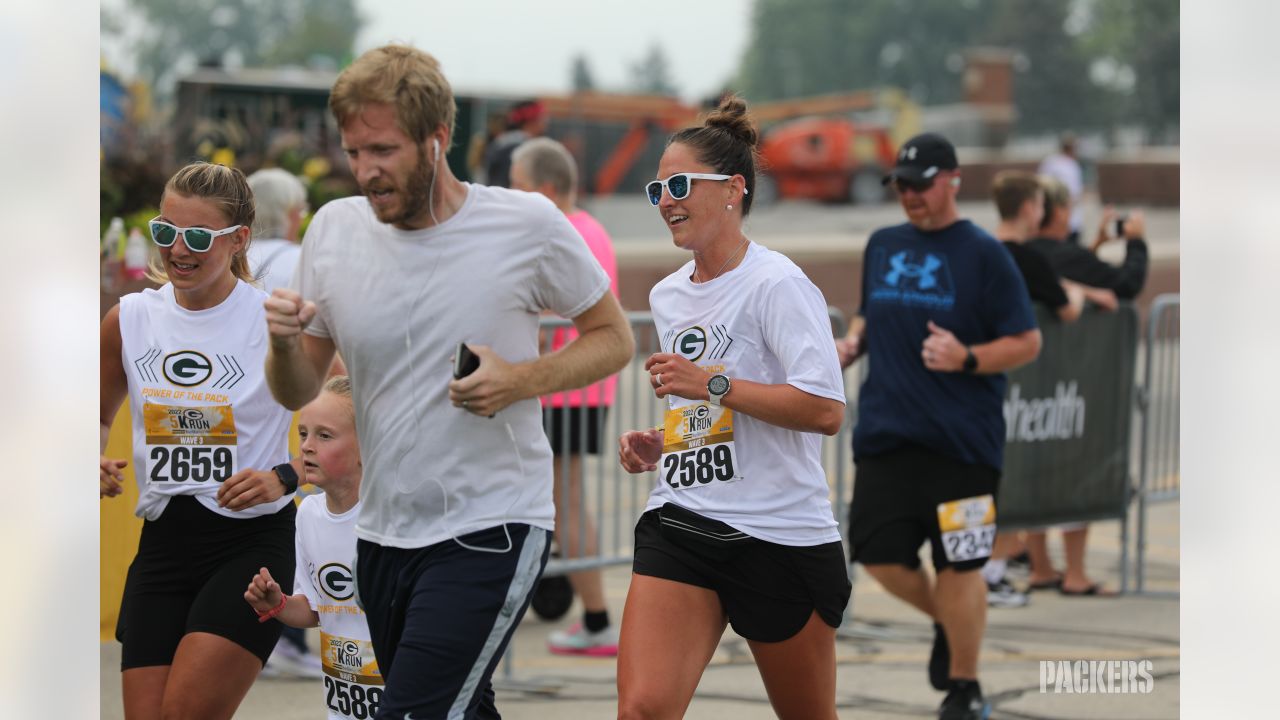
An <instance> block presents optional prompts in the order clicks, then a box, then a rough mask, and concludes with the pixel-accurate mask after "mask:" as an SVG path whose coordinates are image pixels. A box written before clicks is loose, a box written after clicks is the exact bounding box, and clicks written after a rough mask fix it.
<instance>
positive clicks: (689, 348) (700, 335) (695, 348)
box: [671, 326, 707, 362]
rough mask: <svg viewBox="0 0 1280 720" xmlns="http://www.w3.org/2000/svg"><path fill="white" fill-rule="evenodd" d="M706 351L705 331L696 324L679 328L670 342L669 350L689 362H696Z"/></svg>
mask: <svg viewBox="0 0 1280 720" xmlns="http://www.w3.org/2000/svg"><path fill="white" fill-rule="evenodd" d="M706 351H707V331H706V330H703V329H702V328H700V327H697V326H694V327H691V328H689V329H688V330H681V331H680V332H679V333H678V334H677V335H676V339H675V340H674V341H672V343H671V352H673V353H675V354H677V355H679V356H681V357H683V358H684V359H686V360H688V361H690V362H697V361H698V358H700V357H702V353H704V352H706Z"/></svg>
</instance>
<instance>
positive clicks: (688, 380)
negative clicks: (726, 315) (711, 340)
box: [645, 353, 844, 435]
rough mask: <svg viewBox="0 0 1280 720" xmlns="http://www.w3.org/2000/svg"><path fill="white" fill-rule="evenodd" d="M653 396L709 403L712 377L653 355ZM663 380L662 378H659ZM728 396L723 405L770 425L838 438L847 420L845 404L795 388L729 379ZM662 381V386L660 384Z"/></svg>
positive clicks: (650, 361)
mask: <svg viewBox="0 0 1280 720" xmlns="http://www.w3.org/2000/svg"><path fill="white" fill-rule="evenodd" d="M645 369H646V370H648V371H649V377H650V384H651V385H652V386H653V391H654V395H656V396H658V397H660V398H663V397H666V396H668V395H675V396H677V397H682V398H685V399H687V400H706V399H708V398H709V397H710V396H709V395H708V393H707V381H708V380H710V379H711V375H712V373H709V372H707V371H706V370H703V369H702V368H700V367H698V366H697V365H694V364H693V363H691V362H689V361H688V360H687V359H685V358H683V357H681V356H679V355H675V354H672V353H654V354H653V355H650V356H649V359H648V360H646V361H645ZM659 376H661V377H659ZM729 380H730V385H731V386H730V389H729V392H728V394H726V395H725V396H724V398H723V399H722V400H721V404H722V405H724V406H725V407H727V408H729V409H730V410H733V411H735V412H740V413H742V414H744V415H750V416H751V417H753V418H756V419H757V420H763V421H764V422H767V423H769V424H770V425H777V426H778V427H783V428H787V429H788V430H799V431H801V432H817V433H822V434H824V435H835V434H836V433H837V432H839V431H840V423H841V422H842V421H843V420H844V403H842V402H839V401H838V400H832V399H830V398H824V397H818V396H817V395H811V394H809V393H807V392H805V391H803V390H801V389H799V388H797V387H795V386H794V385H788V384H786V383H780V384H777V385H769V384H766V383H759V382H752V381H750V380H743V379H741V378H730V379H729ZM659 381H660V382H659Z"/></svg>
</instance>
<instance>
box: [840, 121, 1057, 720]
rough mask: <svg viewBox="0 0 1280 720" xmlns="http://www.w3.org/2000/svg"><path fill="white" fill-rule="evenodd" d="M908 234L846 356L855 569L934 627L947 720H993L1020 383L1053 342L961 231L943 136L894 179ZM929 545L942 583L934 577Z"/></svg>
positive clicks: (873, 264)
mask: <svg viewBox="0 0 1280 720" xmlns="http://www.w3.org/2000/svg"><path fill="white" fill-rule="evenodd" d="M885 183H886V184H891V185H892V186H893V188H894V190H895V191H896V192H897V196H898V200H899V202H900V203H901V204H902V209H903V210H904V211H905V212H906V215H907V220H908V222H906V223H903V224H901V225H895V226H892V227H887V228H881V229H880V230H877V231H876V232H875V233H873V234H872V235H871V238H870V240H869V241H868V242H867V248H866V252H865V254H864V256H863V263H862V302H861V306H860V307H859V309H858V314H857V315H856V316H855V317H854V318H853V321H852V322H850V323H849V332H848V333H847V334H846V336H845V337H844V338H842V339H841V340H838V341H837V342H836V347H837V350H838V351H839V353H840V360H841V363H842V364H843V365H845V366H848V365H849V364H851V363H852V362H853V361H854V360H856V359H857V358H858V357H860V356H861V355H862V354H864V353H866V354H868V355H869V357H870V362H871V367H870V372H869V373H868V375H867V379H866V381H865V382H864V383H863V385H862V390H861V393H860V395H859V399H858V425H857V427H856V428H855V429H854V435H853V453H854V461H855V463H856V465H857V480H856V482H855V484H854V492H853V502H852V504H851V506H850V510H849V543H850V546H851V552H852V556H853V559H854V560H856V561H857V562H860V563H862V565H863V566H864V567H865V568H866V569H867V572H868V573H870V574H871V575H872V576H873V577H874V578H876V580H877V581H879V583H880V584H881V585H882V586H884V588H885V589H886V590H888V591H889V592H891V593H893V594H894V595H896V596H898V597H899V598H901V599H903V600H905V601H906V602H908V603H910V604H911V605H913V606H915V607H916V608H919V609H920V610H921V611H922V612H924V613H925V614H927V615H929V616H930V617H931V618H933V620H934V630H935V637H934V647H933V653H932V655H931V657H930V660H929V680H930V682H931V684H932V685H933V686H934V687H935V688H937V689H939V690H946V691H947V696H946V698H945V699H944V700H943V702H942V706H941V708H940V717H941V718H943V719H944V720H950V719H952V718H955V719H961V718H964V719H968V718H985V717H987V714H988V713H989V712H990V705H989V704H988V703H987V702H986V701H985V700H984V699H983V697H982V691H981V689H980V688H979V686H978V681H977V678H978V648H979V646H980V645H981V643H982V634H983V631H984V630H985V627H986V608H987V587H986V583H985V582H984V581H983V579H982V574H981V573H980V572H977V570H978V569H979V568H981V567H982V565H983V564H984V563H985V562H986V560H987V557H988V556H990V554H991V543H992V540H993V539H994V537H995V534H996V491H997V486H998V485H999V481H1000V469H1001V464H1002V459H1003V454H1004V434H1005V428H1004V415H1003V414H1002V411H1001V403H1002V401H1003V398H1004V391H1005V372H1006V371H1008V370H1011V369H1013V368H1016V367H1019V366H1021V365H1024V364H1026V363H1029V362H1031V361H1032V360H1034V359H1035V357H1036V355H1037V354H1038V353H1039V352H1040V331H1039V329H1037V328H1036V322H1035V316H1034V315H1033V313H1032V311H1031V304H1030V301H1029V300H1028V297H1027V289H1026V285H1025V284H1024V283H1023V280H1022V276H1021V275H1020V274H1019V272H1018V269H1017V267H1016V266H1015V265H1014V263H1013V260H1012V258H1011V257H1010V256H1009V253H1008V252H1006V251H1005V249H1004V248H1003V247H1002V246H1001V245H1000V243H999V242H997V241H996V240H995V239H994V238H993V237H991V236H990V235H988V234H987V233H986V232H985V231H983V230H982V229H981V228H979V227H978V226H976V225H974V224H973V223H971V222H969V221H968V220H963V219H961V218H960V217H959V214H958V209H957V207H956V195H957V193H958V192H959V189H960V167H959V163H958V162H957V161H956V152H955V148H954V147H952V145H951V143H950V142H949V141H948V140H947V139H946V138H944V137H942V136H941V135H938V134H935V133H924V134H922V135H917V136H916V137H914V138H911V139H910V140H908V141H907V142H906V143H904V144H903V146H902V148H901V150H899V152H898V158H897V165H895V166H894V168H893V169H892V170H891V171H890V172H889V174H888V175H887V176H886V177H885ZM926 540H928V541H929V543H930V544H931V546H932V558H933V565H934V569H935V570H936V571H937V573H936V578H937V579H936V581H931V580H930V579H929V576H928V575H926V574H925V573H924V572H923V570H922V568H921V567H920V559H919V552H920V546H921V545H922V544H923V543H924V542H925V541H926Z"/></svg>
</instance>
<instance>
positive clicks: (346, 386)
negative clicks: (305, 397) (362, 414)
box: [322, 375, 356, 420]
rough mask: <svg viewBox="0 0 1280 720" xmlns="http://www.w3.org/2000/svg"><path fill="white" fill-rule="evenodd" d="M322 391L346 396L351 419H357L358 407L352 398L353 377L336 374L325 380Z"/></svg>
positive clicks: (342, 396)
mask: <svg viewBox="0 0 1280 720" xmlns="http://www.w3.org/2000/svg"><path fill="white" fill-rule="evenodd" d="M322 392H327V393H333V394H334V395H337V396H338V397H341V398H345V399H346V401H347V409H348V410H349V411H350V412H351V419H352V420H355V417H356V408H355V402H354V401H353V400H352V399H351V378H349V377H347V376H346V375H334V376H333V377H331V378H329V379H328V380H326V381H325V383H324V388H323V390H322Z"/></svg>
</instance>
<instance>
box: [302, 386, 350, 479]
mask: <svg viewBox="0 0 1280 720" xmlns="http://www.w3.org/2000/svg"><path fill="white" fill-rule="evenodd" d="M298 436H299V439H301V441H302V460H303V462H304V463H305V465H306V481H307V482H309V483H312V484H314V485H315V486H317V487H319V488H321V489H325V488H326V487H329V486H331V485H332V484H334V483H341V482H351V483H358V482H359V481H360V444H359V443H358V442H357V441H356V426H355V422H354V420H353V418H352V417H351V402H350V401H349V400H347V399H346V398H344V397H342V396H339V395H334V394H333V393H330V392H322V393H320V397H318V398H316V399H315V400H313V401H311V403H309V404H308V405H307V406H306V407H304V408H302V411H301V412H300V413H299V417H298Z"/></svg>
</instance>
